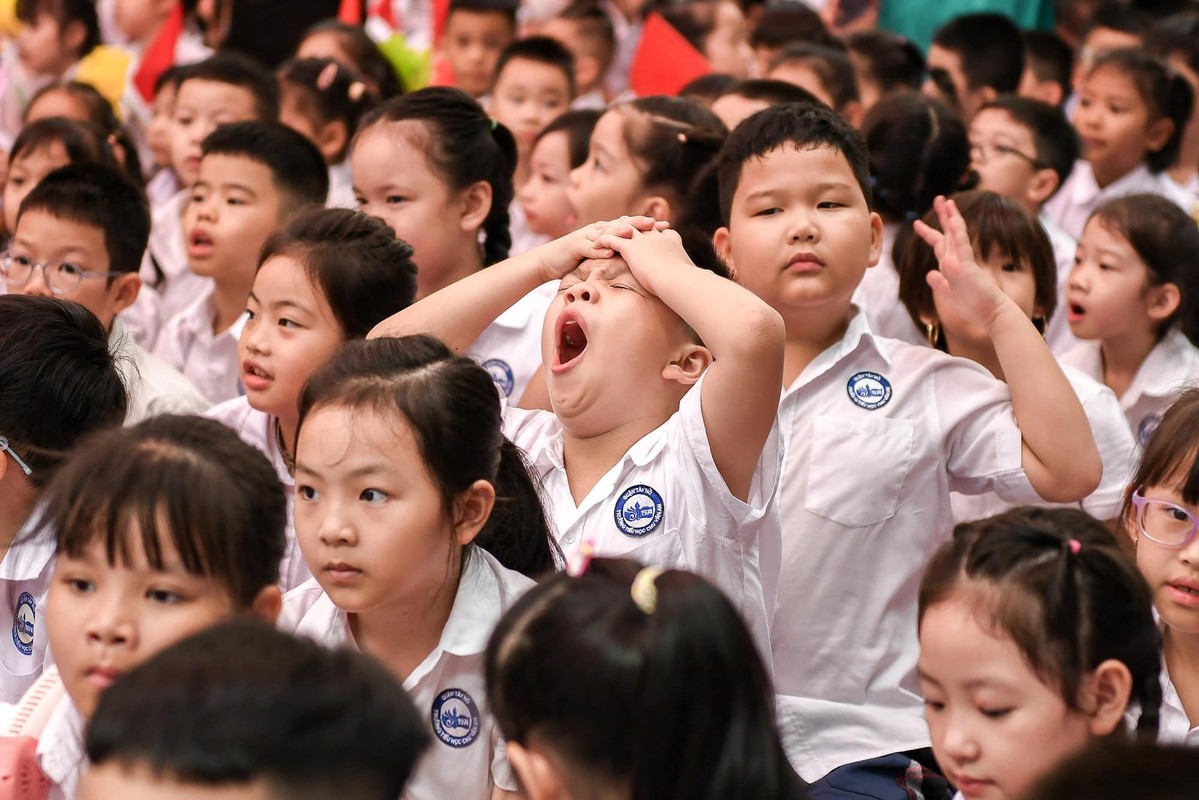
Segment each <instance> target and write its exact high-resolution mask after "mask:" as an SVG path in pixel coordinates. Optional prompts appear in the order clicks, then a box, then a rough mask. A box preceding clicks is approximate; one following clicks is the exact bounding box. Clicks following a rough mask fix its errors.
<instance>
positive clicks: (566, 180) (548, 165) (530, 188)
mask: <svg viewBox="0 0 1199 800" xmlns="http://www.w3.org/2000/svg"><path fill="white" fill-rule="evenodd" d="M601 114H602V112H600V111H594V110H586V109H583V110H575V111H567V112H566V113H565V114H561V115H560V116H558V117H557V118H556V119H554V120H553V121H552V122H550V123H549V124H548V125H546V126H545V127H544V128H543V129H542V130H541V133H539V134H538V135H537V138H536V139H535V140H533V149H532V151H531V152H530V155H529V162H530V165H529V166H530V170H529V177H528V180H526V181H525V182H524V183H523V184H521V186H520V189H519V190H518V191H517V193H516V199H517V200H518V201H519V202H520V206H521V210H522V211H523V212H524V215H525V219H526V220H527V221H528V226H529V230H530V231H531V232H533V233H535V234H537V235H539V236H546V237H549V238H550V239H557V238H559V237H561V236H565V235H566V234H568V233H570V232H571V231H572V230H574V228H575V226H576V223H577V217H578V215H577V214H576V213H575V210H574V207H573V206H571V204H570V196H569V187H570V173H571V171H572V170H575V169H578V168H579V167H581V166H583V164H584V163H585V162H586V161H587V148H588V146H589V144H590V142H591V132H592V131H593V130H595V123H596V122H597V121H599V118H600V116H601Z"/></svg>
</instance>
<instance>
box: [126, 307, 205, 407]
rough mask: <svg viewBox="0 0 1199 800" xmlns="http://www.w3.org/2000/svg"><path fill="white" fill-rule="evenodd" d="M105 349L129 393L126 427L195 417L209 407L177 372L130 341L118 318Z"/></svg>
mask: <svg viewBox="0 0 1199 800" xmlns="http://www.w3.org/2000/svg"><path fill="white" fill-rule="evenodd" d="M108 349H109V351H110V352H111V353H112V355H113V359H114V360H115V361H116V366H117V372H118V373H120V376H121V381H122V382H123V383H124V384H125V388H126V390H128V392H129V410H128V412H127V413H126V414H125V424H126V425H135V424H137V423H139V422H141V421H142V420H144V419H149V418H150V417H156V416H158V415H159V414H199V413H201V412H203V411H205V410H207V408H208V406H209V405H211V404H210V403H209V402H208V400H206V399H205V398H204V395H202V394H200V391H199V390H198V389H196V387H194V386H192V385H191V382H190V381H188V380H187V378H185V377H183V375H182V374H181V373H180V372H179V370H177V369H175V368H174V367H172V366H171V365H170V364H168V363H166V362H165V361H163V360H162V359H161V358H159V357H158V356H156V355H154V354H153V353H150V352H148V351H147V350H146V349H145V348H144V347H142V346H141V345H139V344H138V343H137V342H136V341H134V339H133V336H132V335H131V334H130V333H129V332H128V331H127V330H125V326H124V325H123V324H122V323H121V320H120V319H119V318H118V319H115V320H113V323H112V330H111V331H110V332H109V334H108Z"/></svg>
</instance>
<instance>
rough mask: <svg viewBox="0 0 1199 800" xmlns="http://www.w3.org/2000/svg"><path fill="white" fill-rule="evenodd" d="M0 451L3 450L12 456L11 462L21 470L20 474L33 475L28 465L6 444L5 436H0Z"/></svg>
mask: <svg viewBox="0 0 1199 800" xmlns="http://www.w3.org/2000/svg"><path fill="white" fill-rule="evenodd" d="M0 450H3V451H4V452H6V453H8V454H9V455H10V456H12V460H13V461H15V462H17V466H18V467H20V468H21V472H24V473H25V474H26V475H32V474H33V470H32V469H30V468H29V465H28V464H26V463H25V462H24V460H22V458H21V457H20V456H19V455H17V451H16V450H13V449H12V447H11V446H10V445H9V444H8V438H7V437H5V436H0Z"/></svg>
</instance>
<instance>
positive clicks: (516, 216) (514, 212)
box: [508, 199, 550, 256]
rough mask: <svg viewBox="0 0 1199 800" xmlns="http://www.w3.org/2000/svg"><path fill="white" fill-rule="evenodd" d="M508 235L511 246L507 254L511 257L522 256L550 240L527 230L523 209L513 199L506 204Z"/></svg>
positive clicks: (527, 221) (518, 202) (526, 217)
mask: <svg viewBox="0 0 1199 800" xmlns="http://www.w3.org/2000/svg"><path fill="white" fill-rule="evenodd" d="M508 235H509V236H511V237H512V246H511V247H509V248H508V254H509V255H512V256H519V255H523V254H525V253H527V252H529V251H530V250H532V249H533V248H534V247H539V246H540V245H543V244H545V243H546V242H548V241H549V240H550V237H548V236H546V235H545V234H543V233H533V231H531V230H529V218H528V216H526V215H525V207H524V206H522V205H521V204H520V201H519V200H515V199H514V200H513V201H512V202H511V203H509V204H508Z"/></svg>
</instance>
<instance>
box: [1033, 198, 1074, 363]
mask: <svg viewBox="0 0 1199 800" xmlns="http://www.w3.org/2000/svg"><path fill="white" fill-rule="evenodd" d="M1037 220H1038V221H1039V222H1040V223H1041V227H1042V228H1044V229H1045V233H1046V234H1048V236H1049V244H1051V245H1052V246H1053V260H1054V262H1055V263H1056V264H1057V309H1056V310H1055V311H1054V312H1053V316H1052V317H1050V318H1049V325H1047V326H1046V327H1045V343H1046V344H1048V345H1049V349H1050V350H1052V351H1053V354H1054V355H1055V356H1057V357H1058V358H1061V357H1062V356H1063V355H1065V354H1066V353H1068V352H1070V350H1072V349H1073V348H1074V347H1075V345H1077V344H1078V343H1079V341H1080V340H1079V339H1078V338H1076V337H1075V336H1074V334H1073V332H1071V330H1070V322H1069V320H1068V318H1067V314H1066V288H1067V287H1068V286H1069V285H1070V270H1072V269H1074V253H1075V251H1077V250H1078V242H1076V241H1075V240H1074V237H1072V236H1071V235H1070V234H1068V233H1066V232H1065V231H1064V230H1062V229H1061V228H1059V227H1058V226H1057V225H1056V224H1054V222H1053V221H1052V220H1051V219H1049V218H1048V217H1046V216H1045V215H1044V214H1041V215H1040V216H1038V217H1037Z"/></svg>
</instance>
